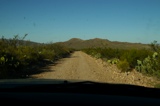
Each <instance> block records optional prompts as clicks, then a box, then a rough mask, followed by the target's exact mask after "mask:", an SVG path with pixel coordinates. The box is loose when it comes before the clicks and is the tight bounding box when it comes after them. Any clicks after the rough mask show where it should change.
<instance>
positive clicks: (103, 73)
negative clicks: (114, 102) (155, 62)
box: [32, 51, 156, 87]
mask: <svg viewBox="0 0 160 106" xmlns="http://www.w3.org/2000/svg"><path fill="white" fill-rule="evenodd" d="M47 69H48V70H49V71H48V70H47V72H44V73H41V74H37V75H33V76H32V77H33V78H44V79H65V80H89V81H97V82H108V83H124V84H134V85H141V86H146V87H153V85H154V84H155V83H156V81H155V79H154V78H152V77H146V76H144V75H142V74H141V73H138V72H136V71H134V70H133V71H132V72H130V73H121V71H120V70H119V69H118V68H117V67H116V66H115V65H110V64H109V63H106V62H104V61H102V60H101V59H95V58H93V57H91V56H89V55H87V54H85V53H83V52H81V51H77V52H74V53H73V54H72V55H71V56H70V57H68V58H63V59H61V60H59V61H57V63H56V65H55V64H53V65H50V66H48V67H47Z"/></svg>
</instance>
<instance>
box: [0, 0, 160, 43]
mask: <svg viewBox="0 0 160 106" xmlns="http://www.w3.org/2000/svg"><path fill="white" fill-rule="evenodd" d="M17 34H18V35H19V36H21V37H22V36H23V35H24V34H28V36H27V37H26V40H31V41H35V42H41V43H48V42H59V41H66V40H69V39H70V38H81V39H84V40H85V39H92V38H103V39H108V40H111V41H122V42H138V43H139V42H140V43H151V42H152V41H154V40H157V41H158V42H160V0H0V36H4V37H5V38H13V36H14V35H17Z"/></svg>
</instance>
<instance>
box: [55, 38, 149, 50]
mask: <svg viewBox="0 0 160 106" xmlns="http://www.w3.org/2000/svg"><path fill="white" fill-rule="evenodd" d="M58 43H59V44H62V45H64V46H67V47H69V48H74V49H84V48H95V47H102V48H115V49H116V48H118V49H131V48H135V49H143V48H145V49H150V46H149V45H148V44H141V43H130V42H119V41H109V40H108V39H101V38H94V39H89V40H82V39H79V38H72V39H70V40H68V41H65V42H58Z"/></svg>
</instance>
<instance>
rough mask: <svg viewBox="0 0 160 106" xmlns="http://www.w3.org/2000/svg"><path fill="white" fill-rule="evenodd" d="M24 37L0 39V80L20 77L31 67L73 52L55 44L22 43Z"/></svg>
mask: <svg viewBox="0 0 160 106" xmlns="http://www.w3.org/2000/svg"><path fill="white" fill-rule="evenodd" d="M26 36H27V35H25V36H24V37H23V38H20V37H19V36H18V35H16V36H15V37H14V38H13V39H5V38H4V37H2V39H0V78H14V77H15V78H17V77H21V76H22V75H25V74H29V73H28V71H27V70H26V69H28V68H30V67H32V66H33V65H36V64H39V63H42V61H43V60H45V59H47V60H50V61H55V60H57V59H60V58H63V57H66V56H68V55H69V54H70V53H71V51H73V49H69V48H66V47H64V46H62V45H59V44H55V43H50V44H33V43H31V42H29V41H24V38H25V37H26ZM41 65H42V64H41ZM30 73H34V72H30Z"/></svg>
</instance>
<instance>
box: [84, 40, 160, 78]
mask: <svg viewBox="0 0 160 106" xmlns="http://www.w3.org/2000/svg"><path fill="white" fill-rule="evenodd" d="M150 47H151V49H112V48H87V49H83V50H82V51H83V52H85V53H87V54H89V55H91V56H93V57H95V58H101V59H102V60H104V61H106V62H108V63H110V64H116V65H117V67H118V68H119V69H121V71H122V72H127V71H132V70H133V69H136V70H137V71H138V72H141V73H143V74H145V75H148V76H154V77H156V78H158V79H160V65H159V64H160V56H159V54H160V47H159V44H158V43H157V41H154V42H152V43H151V44H150Z"/></svg>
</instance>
